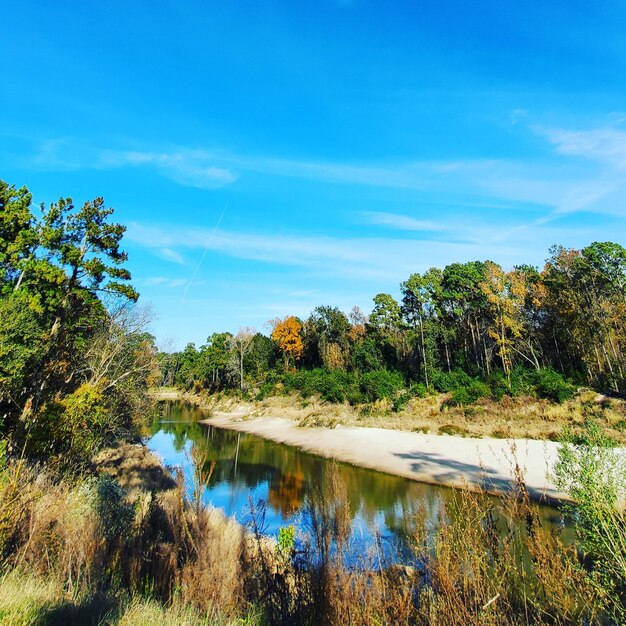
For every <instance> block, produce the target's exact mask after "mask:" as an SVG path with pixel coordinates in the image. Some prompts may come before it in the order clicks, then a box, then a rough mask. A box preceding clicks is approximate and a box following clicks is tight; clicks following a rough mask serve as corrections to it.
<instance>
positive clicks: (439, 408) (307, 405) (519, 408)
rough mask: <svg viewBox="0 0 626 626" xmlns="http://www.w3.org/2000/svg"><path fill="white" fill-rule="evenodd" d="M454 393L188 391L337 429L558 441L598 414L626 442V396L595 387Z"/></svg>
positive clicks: (245, 412) (209, 404) (245, 414)
mask: <svg viewBox="0 0 626 626" xmlns="http://www.w3.org/2000/svg"><path fill="white" fill-rule="evenodd" d="M450 395H451V394H438V395H432V396H428V397H426V398H413V399H411V400H410V402H409V403H408V405H407V406H406V408H405V409H403V410H402V411H399V412H397V413H396V412H393V411H392V410H391V403H390V402H388V401H378V402H376V403H374V404H371V405H362V406H351V405H349V404H347V403H346V404H332V403H328V402H323V401H320V400H319V398H315V397H312V398H308V399H306V400H303V399H302V398H301V397H300V396H299V395H296V394H291V395H282V396H272V397H268V398H265V399H264V400H260V401H244V400H241V399H239V398H235V397H228V396H223V395H219V394H217V395H216V394H214V395H209V394H204V393H202V394H199V395H193V394H186V395H185V396H184V397H185V399H186V400H187V401H190V402H192V403H195V404H196V405H198V406H199V407H200V408H202V409H204V410H206V411H208V412H211V413H214V414H215V413H225V414H233V415H234V416H235V417H238V418H239V419H242V420H246V419H252V418H254V417H282V418H285V419H291V420H294V421H297V422H299V423H300V424H301V425H302V426H304V427H325V428H333V427H335V426H336V425H338V424H342V425H346V426H366V427H376V428H390V429H395V430H406V431H414V432H424V433H431V434H445V433H446V426H449V425H450V424H453V425H454V428H455V431H456V432H455V433H454V434H460V435H464V436H468V437H496V438H499V439H510V438H525V439H540V440H552V441H555V440H558V439H559V438H560V437H561V435H562V434H563V432H564V429H566V428H567V429H570V430H572V429H573V430H574V431H575V430H577V429H579V428H580V427H581V426H582V424H583V423H584V422H585V420H586V419H588V418H589V417H593V418H594V420H596V421H597V422H598V423H599V425H600V426H602V428H603V429H604V430H605V431H606V432H607V434H608V435H610V436H611V437H613V438H614V439H615V440H616V441H618V442H620V443H623V444H626V401H624V400H620V399H616V398H607V397H606V396H603V395H601V394H597V393H596V392H594V391H589V390H587V391H585V390H583V391H581V392H580V393H579V394H578V395H577V396H576V397H575V398H573V399H572V400H568V401H566V402H564V403H562V404H555V403H554V402H551V401H549V400H541V399H537V398H532V397H519V398H510V397H508V396H505V397H504V398H503V399H502V400H501V401H499V402H494V401H492V400H489V399H486V398H483V399H480V400H478V401H477V402H476V403H474V404H472V405H470V406H456V407H453V406H448V405H447V404H446V401H447V400H449V398H450Z"/></svg>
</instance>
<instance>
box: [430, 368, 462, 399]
mask: <svg viewBox="0 0 626 626" xmlns="http://www.w3.org/2000/svg"><path fill="white" fill-rule="evenodd" d="M471 382H472V378H471V376H469V375H468V374H466V373H465V372H464V371H463V370H459V369H456V370H452V371H451V372H442V371H441V370H433V372H432V373H431V383H432V385H433V387H434V388H435V389H436V390H437V391H439V392H441V393H448V392H450V391H455V390H456V389H460V388H461V387H467V386H468V385H469V384H470V383H471Z"/></svg>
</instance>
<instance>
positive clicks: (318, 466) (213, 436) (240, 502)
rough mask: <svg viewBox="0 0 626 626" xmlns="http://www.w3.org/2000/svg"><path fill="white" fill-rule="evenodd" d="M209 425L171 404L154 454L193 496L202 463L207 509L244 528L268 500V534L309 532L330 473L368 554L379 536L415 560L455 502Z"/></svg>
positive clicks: (153, 432)
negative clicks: (421, 534)
mask: <svg viewBox="0 0 626 626" xmlns="http://www.w3.org/2000/svg"><path fill="white" fill-rule="evenodd" d="M203 417H204V415H203V414H202V413H201V412H200V411H199V410H198V409H196V408H194V407H193V406H190V405H188V404H185V403H181V402H167V403H164V404H163V411H162V415H161V417H160V418H158V419H155V421H154V422H153V423H152V424H150V426H149V434H150V437H149V440H148V445H149V447H150V448H151V449H152V450H154V451H156V452H157V453H158V454H159V455H160V456H161V457H162V458H163V460H164V461H165V463H166V464H167V465H170V466H177V467H181V468H182V469H183V472H184V473H185V475H186V478H187V481H188V483H189V485H190V488H192V484H193V480H194V477H195V476H196V475H197V472H194V470H193V460H192V459H203V460H204V467H203V468H201V470H202V474H203V475H209V473H210V478H209V480H208V481H207V484H205V488H204V491H203V496H202V497H203V501H204V502H206V503H211V504H213V505H214V506H216V507H220V508H222V509H224V511H225V512H226V514H227V515H229V516H235V517H236V518H237V519H238V520H240V521H242V522H245V521H246V517H247V515H248V514H249V507H250V502H251V501H252V502H256V501H258V500H263V501H264V502H265V503H266V504H267V513H266V518H265V522H266V525H267V531H268V532H269V533H272V534H274V533H276V532H277V530H278V528H279V527H281V526H284V525H286V524H289V523H293V524H295V525H296V526H299V527H305V526H308V525H309V524H310V519H307V516H308V515H309V513H308V512H307V511H308V509H309V507H308V506H307V504H310V503H311V497H312V494H313V492H314V490H315V489H317V490H319V489H320V488H321V485H322V484H324V478H325V477H327V476H328V473H329V471H331V467H332V471H336V472H337V473H338V477H339V479H340V482H341V483H342V484H343V485H345V491H346V494H347V501H348V514H349V517H350V519H351V520H352V529H353V541H354V542H355V543H356V545H358V546H360V547H362V548H364V547H367V545H368V544H371V543H372V542H373V538H374V534H377V535H378V536H379V537H380V538H382V540H383V542H384V543H385V544H386V545H387V547H388V549H390V550H393V551H399V552H400V553H408V545H409V544H410V537H411V536H412V533H413V530H414V524H415V522H414V520H415V517H416V514H417V512H418V510H419V511H420V513H421V515H420V516H421V517H422V518H425V519H426V521H427V524H429V525H430V526H431V527H434V526H436V525H437V523H438V520H439V518H440V512H441V510H442V504H445V503H446V502H448V501H450V500H451V499H452V498H454V497H455V491H454V490H453V489H448V488H444V487H435V486H430V485H425V484H421V483H416V482H414V481H410V480H407V479H404V478H399V477H396V476H391V475H388V474H383V473H381V472H375V471H372V470H368V469H364V468H359V467H354V466H351V465H348V464H344V463H332V462H330V461H328V460H326V459H322V458H320V457H317V456H314V455H310V454H307V453H305V452H302V451H300V450H298V449H296V448H292V447H289V446H286V445H281V444H276V443H273V442H270V441H267V440H265V439H262V438H260V437H256V436H253V435H248V434H244V433H238V432H235V431H230V430H226V429H220V428H215V427H213V426H208V425H203V424H200V423H199V422H198V420H199V419H202V418H203ZM330 495H332V494H330ZM496 503H497V501H496V499H494V505H495V504H496ZM541 516H542V518H543V521H544V522H547V523H558V522H560V515H559V513H558V511H556V510H555V509H552V508H549V507H543V508H542V510H541Z"/></svg>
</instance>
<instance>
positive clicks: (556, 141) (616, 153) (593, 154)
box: [544, 127, 626, 170]
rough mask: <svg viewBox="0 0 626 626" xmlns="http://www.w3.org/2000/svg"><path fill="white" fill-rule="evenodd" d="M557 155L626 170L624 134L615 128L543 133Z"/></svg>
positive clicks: (558, 129) (554, 130) (562, 130)
mask: <svg viewBox="0 0 626 626" xmlns="http://www.w3.org/2000/svg"><path fill="white" fill-rule="evenodd" d="M544 132H545V134H546V136H547V137H548V139H549V140H550V142H551V143H552V144H553V145H554V146H556V150H557V152H558V153H559V154H563V155H567V156H576V157H583V158H585V159H591V160H595V161H599V162H601V163H604V164H606V165H609V166H611V167H614V168H616V169H619V170H626V132H625V131H623V130H619V129H617V128H611V127H606V128H595V129H591V130H564V129H561V128H556V129H551V130H547V131H544Z"/></svg>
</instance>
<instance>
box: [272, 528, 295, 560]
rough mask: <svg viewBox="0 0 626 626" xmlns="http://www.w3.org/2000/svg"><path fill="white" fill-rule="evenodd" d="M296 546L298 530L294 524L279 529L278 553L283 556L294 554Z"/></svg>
mask: <svg viewBox="0 0 626 626" xmlns="http://www.w3.org/2000/svg"><path fill="white" fill-rule="evenodd" d="M295 544H296V529H295V527H294V525H293V524H289V526H281V527H280V528H279V529H278V544H277V545H278V551H279V552H280V553H281V554H289V553H291V552H292V550H293V549H294V547H295Z"/></svg>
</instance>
